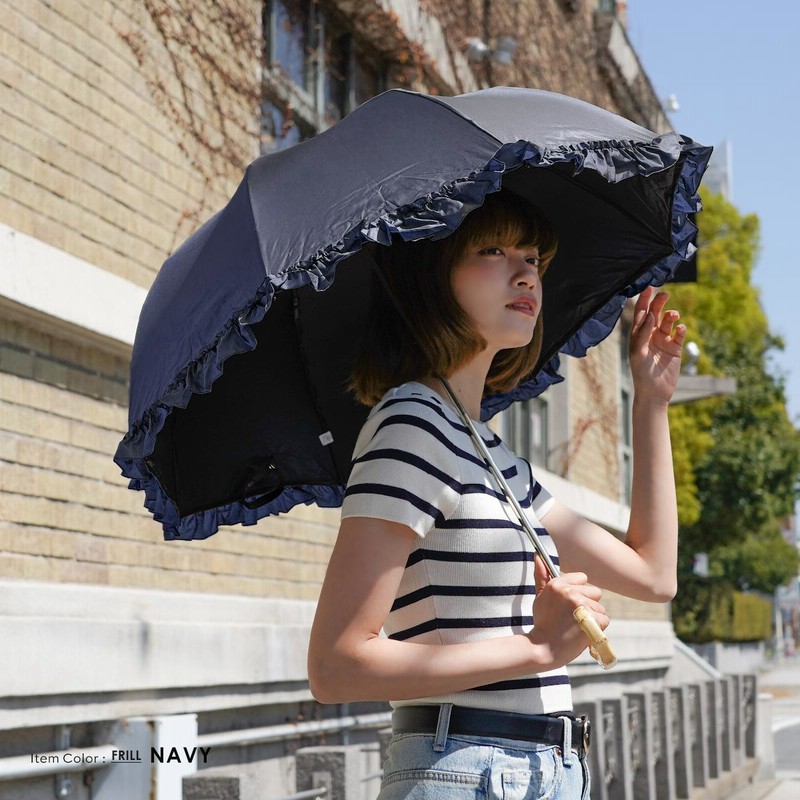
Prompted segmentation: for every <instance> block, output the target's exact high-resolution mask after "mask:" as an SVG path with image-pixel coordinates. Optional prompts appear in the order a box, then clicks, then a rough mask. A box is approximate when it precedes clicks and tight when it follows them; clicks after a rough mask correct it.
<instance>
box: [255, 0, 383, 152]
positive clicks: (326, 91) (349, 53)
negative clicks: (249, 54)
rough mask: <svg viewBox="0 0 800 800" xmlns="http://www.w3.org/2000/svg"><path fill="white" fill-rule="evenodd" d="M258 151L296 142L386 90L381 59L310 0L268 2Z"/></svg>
mask: <svg viewBox="0 0 800 800" xmlns="http://www.w3.org/2000/svg"><path fill="white" fill-rule="evenodd" d="M262 22H263V30H264V42H265V55H266V59H265V60H266V66H265V70H264V81H263V100H262V104H261V151H262V153H268V152H271V151H273V150H280V149H283V148H285V147H289V146H291V145H294V144H297V143H298V142H301V141H303V140H304V139H308V138H310V137H311V136H313V135H314V134H315V133H319V132H320V131H322V130H325V128H328V127H330V126H331V125H333V124H335V123H336V122H338V121H339V120H340V119H341V118H342V117H344V116H346V115H347V114H349V113H350V112H351V111H352V110H353V109H354V108H356V107H358V106H359V105H361V103H363V102H364V101H365V100H368V99H369V98H370V97H373V96H374V95H376V94H379V93H380V92H382V91H383V90H384V89H385V88H386V65H385V62H384V61H383V60H382V59H381V58H380V57H379V56H378V55H377V54H375V53H372V52H370V51H369V48H368V47H367V46H366V45H365V44H363V43H361V42H360V41H358V39H357V37H356V36H355V35H354V34H353V32H352V31H350V30H349V29H348V28H347V26H346V24H345V23H344V22H343V21H342V20H341V19H340V18H339V17H338V16H337V15H336V13H335V12H334V11H332V10H330V9H326V8H324V7H323V6H321V5H320V4H319V3H317V2H314V1H313V0H267V2H265V3H264V7H263V19H262Z"/></svg>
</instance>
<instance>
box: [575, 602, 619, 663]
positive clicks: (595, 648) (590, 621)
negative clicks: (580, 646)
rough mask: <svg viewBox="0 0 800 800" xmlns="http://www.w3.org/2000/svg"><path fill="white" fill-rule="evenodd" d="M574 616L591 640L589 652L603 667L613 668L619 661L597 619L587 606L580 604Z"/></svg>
mask: <svg viewBox="0 0 800 800" xmlns="http://www.w3.org/2000/svg"><path fill="white" fill-rule="evenodd" d="M572 616H573V617H575V621H576V622H577V623H578V625H580V626H581V630H582V631H583V632H584V633H585V634H586V636H587V638H588V639H589V641H590V642H591V644H590V645H589V654H590V655H591V656H592V658H593V659H594V660H595V661H596V662H597V663H598V664H600V666H601V667H602V668H603V669H611V668H612V667H613V666H614V665H615V664H616V663H617V657H616V655H615V654H614V650H613V649H612V647H611V643H610V642H609V641H608V636H606V635H605V634H604V633H603V631H602V630H600V626H599V625H598V624H597V620H596V619H595V618H594V617H593V616H592V615H591V614H590V613H589V610H588V609H587V608H586V606H578V607H577V608H576V609H575V610H574V611H573V612H572Z"/></svg>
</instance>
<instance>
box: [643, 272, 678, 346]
mask: <svg viewBox="0 0 800 800" xmlns="http://www.w3.org/2000/svg"><path fill="white" fill-rule="evenodd" d="M667 300H669V292H659V293H658V294H655V289H654V287H652V286H648V287H647V288H646V289H645V290H644V291H643V292H642V293H641V294H640V295H639V299H638V300H637V301H636V306H635V308H634V317H633V327H632V329H631V339H634V338H635V337H636V338H638V336H639V334H641V336H642V338H643V339H646V338H649V336H650V334H651V333H652V332H653V330H654V329H658V330H659V331H660V332H661V333H662V334H664V335H665V336H667V337H669V338H671V339H672V341H674V342H676V343H677V344H678V345H682V344H683V340H684V339H685V337H686V326H685V325H678V326H677V327H676V328H675V332H674V333H673V331H672V328H673V326H674V325H675V324H676V323H677V322H678V320H679V319H680V318H681V315H680V313H679V312H678V311H676V310H675V309H670V310H669V311H666V312H665V311H664V306H665V305H666V304H667Z"/></svg>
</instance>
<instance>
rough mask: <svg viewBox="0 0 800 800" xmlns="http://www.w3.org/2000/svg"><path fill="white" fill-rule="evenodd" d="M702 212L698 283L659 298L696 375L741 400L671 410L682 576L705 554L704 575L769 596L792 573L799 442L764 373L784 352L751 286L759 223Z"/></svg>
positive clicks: (710, 207)
mask: <svg viewBox="0 0 800 800" xmlns="http://www.w3.org/2000/svg"><path fill="white" fill-rule="evenodd" d="M703 206H704V210H703V213H702V214H700V215H699V218H698V221H699V225H700V231H699V235H698V245H699V247H700V252H699V254H698V282H697V283H696V284H683V285H675V286H670V287H667V288H668V290H669V291H670V294H671V300H670V306H673V307H675V308H677V309H678V310H679V311H680V312H681V318H682V322H684V324H686V326H687V329H688V335H687V339H688V340H693V341H695V342H697V344H698V345H699V347H700V350H701V357H700V359H699V361H698V365H697V366H698V372H699V373H700V374H707V375H725V376H729V377H734V378H736V381H737V391H736V393H735V394H734V395H732V396H728V397H723V398H714V399H709V400H704V401H701V402H696V403H689V404H686V405H678V406H674V407H673V408H672V409H671V411H670V422H671V431H672V439H673V452H674V462H675V470H676V484H677V491H678V500H679V522H680V527H681V544H680V547H681V551H680V564H681V571H682V572H683V573H684V575H686V573H688V572H689V571H690V569H691V564H692V561H693V556H694V553H696V552H707V553H709V556H710V561H711V565H712V574H714V575H716V576H718V577H719V578H723V579H727V580H729V581H730V582H732V583H733V584H735V585H738V586H739V587H749V588H752V589H759V590H760V591H763V592H767V593H769V592H772V591H773V590H774V589H775V587H776V586H779V585H780V584H782V583H785V582H786V581H787V580H788V579H789V578H791V577H792V576H793V575H796V574H797V570H798V554H797V550H796V549H795V548H794V547H791V546H790V545H788V544H787V543H786V542H785V541H784V540H783V538H782V537H781V535H780V530H779V525H778V520H779V519H780V518H781V517H784V516H787V515H790V514H791V513H792V511H793V505H794V501H795V499H796V497H797V489H796V487H797V482H798V476H800V431H798V430H797V429H796V428H795V427H794V426H793V425H792V423H791V421H790V420H789V418H788V416H787V413H786V397H785V391H784V385H783V380H782V378H781V376H779V375H775V374H773V373H772V372H771V371H770V368H769V361H768V357H769V353H770V351H771V350H773V349H775V348H779V349H782V348H783V342H782V341H781V340H780V339H779V338H777V337H775V336H773V335H772V334H771V333H770V330H769V324H768V320H767V318H766V316H765V314H764V312H763V309H762V308H761V304H760V302H759V296H758V289H757V288H756V287H754V286H753V285H752V284H751V278H752V272H753V267H754V265H755V261H756V257H757V254H758V248H759V224H758V218H757V217H756V216H755V215H753V214H748V215H741V214H739V212H738V211H737V210H736V208H734V206H732V205H731V204H730V203H728V202H727V201H726V200H724V199H723V198H722V197H720V196H718V195H711V196H708V197H704V198H703ZM682 583H686V578H684V580H683V581H682ZM676 627H677V623H676ZM685 627H691V625H689V621H688V620H687V625H686V626H685Z"/></svg>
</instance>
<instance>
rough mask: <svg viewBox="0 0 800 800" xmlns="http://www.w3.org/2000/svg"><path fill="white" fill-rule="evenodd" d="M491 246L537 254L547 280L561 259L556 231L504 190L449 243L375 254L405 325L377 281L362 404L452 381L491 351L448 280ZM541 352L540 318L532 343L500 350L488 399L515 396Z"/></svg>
mask: <svg viewBox="0 0 800 800" xmlns="http://www.w3.org/2000/svg"><path fill="white" fill-rule="evenodd" d="M488 244H497V245H501V246H515V247H521V248H525V247H537V248H538V249H539V258H540V260H541V263H542V266H541V267H540V272H541V273H543V272H544V270H545V269H546V268H547V266H548V264H549V263H550V261H552V259H553V256H554V255H555V253H556V247H557V239H556V233H555V230H554V228H553V226H552V224H551V223H550V222H549V220H547V219H546V218H545V217H544V216H543V215H542V213H541V212H540V211H539V210H538V209H537V208H536V207H535V206H533V205H532V204H531V203H529V202H527V201H526V200H523V199H522V198H521V197H519V196H518V195H516V194H513V193H512V192H510V191H508V190H500V191H499V192H496V193H494V194H490V195H488V196H487V197H486V200H485V201H484V203H483V205H482V206H480V207H479V208H477V209H475V210H474V211H472V212H471V213H470V214H469V215H468V216H467V217H466V219H465V220H464V222H463V223H462V224H461V225H460V226H459V228H458V229H457V230H456V231H455V232H454V233H452V234H450V235H449V236H447V237H446V238H444V239H439V240H435V241H434V240H431V239H424V240H422V241H418V242H404V241H402V240H400V239H399V238H396V239H395V240H394V241H393V242H392V244H391V246H389V247H377V249H376V250H375V251H374V255H375V260H376V262H377V265H378V268H379V269H380V270H381V273H382V275H383V277H384V279H385V281H386V283H387V284H388V285H389V286H390V287H391V290H392V292H393V293H394V295H395V297H396V298H397V302H398V304H399V305H400V307H401V308H402V309H403V311H404V314H405V317H406V320H407V322H406V321H405V320H403V318H402V317H401V316H400V313H399V312H398V310H397V308H396V306H395V304H394V303H393V302H392V300H391V298H390V297H388V295H387V292H386V289H385V288H384V287H383V286H382V285H381V283H382V282H381V281H379V280H378V276H375V280H374V281H373V287H372V291H373V302H372V310H371V318H370V322H369V324H368V326H367V331H366V332H365V340H364V350H363V352H362V355H361V357H360V358H359V359H358V361H357V362H356V364H355V367H354V369H353V374H352V376H351V380H350V389H351V390H352V391H353V393H354V394H355V396H356V398H357V399H358V400H359V401H360V402H361V403H364V404H365V405H369V406H373V405H375V403H377V402H378V400H380V399H381V397H383V395H384V394H385V393H386V392H387V391H388V390H389V389H391V388H392V387H393V386H398V385H399V384H401V383H406V382H407V381H412V380H417V379H419V378H422V377H424V376H426V375H430V374H439V375H442V376H444V377H448V376H449V375H451V374H452V373H453V372H454V371H455V370H456V369H458V368H459V367H461V366H462V365H463V364H464V363H466V362H467V361H469V359H470V358H472V357H473V356H474V355H476V354H477V353H479V352H480V351H481V350H483V348H485V347H486V341H485V339H484V338H483V337H482V336H481V335H480V334H479V333H478V332H477V331H476V330H475V329H474V327H473V324H472V321H471V320H470V319H469V317H468V316H467V314H466V312H465V311H464V310H463V309H462V308H461V307H460V306H459V305H458V303H457V302H456V299H455V297H454V295H453V290H452V286H451V281H450V278H451V274H452V271H453V267H454V266H455V265H456V264H457V263H458V262H459V260H460V259H461V258H462V257H463V256H464V254H465V253H467V252H470V251H473V250H475V249H478V248H480V247H483V246H486V245H488ZM409 325H410V326H411V328H412V330H413V331H414V335H413V336H412V334H411V331H409ZM541 346H542V316H541V314H540V315H539V318H538V319H537V321H536V327H535V328H534V333H533V339H532V340H531V342H530V344H528V345H527V346H525V347H519V348H514V349H509V350H501V351H500V352H499V353H498V354H497V355H496V356H495V358H494V360H493V362H492V366H491V368H490V369H489V374H488V375H487V378H486V386H485V387H484V393H485V394H494V393H495V392H507V391H510V390H511V389H513V388H514V386H516V385H517V383H519V381H520V380H521V379H522V378H524V377H526V376H527V375H529V374H530V373H531V372H532V371H533V368H534V366H535V365H536V361H537V359H538V358H539V353H540V350H541Z"/></svg>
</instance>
